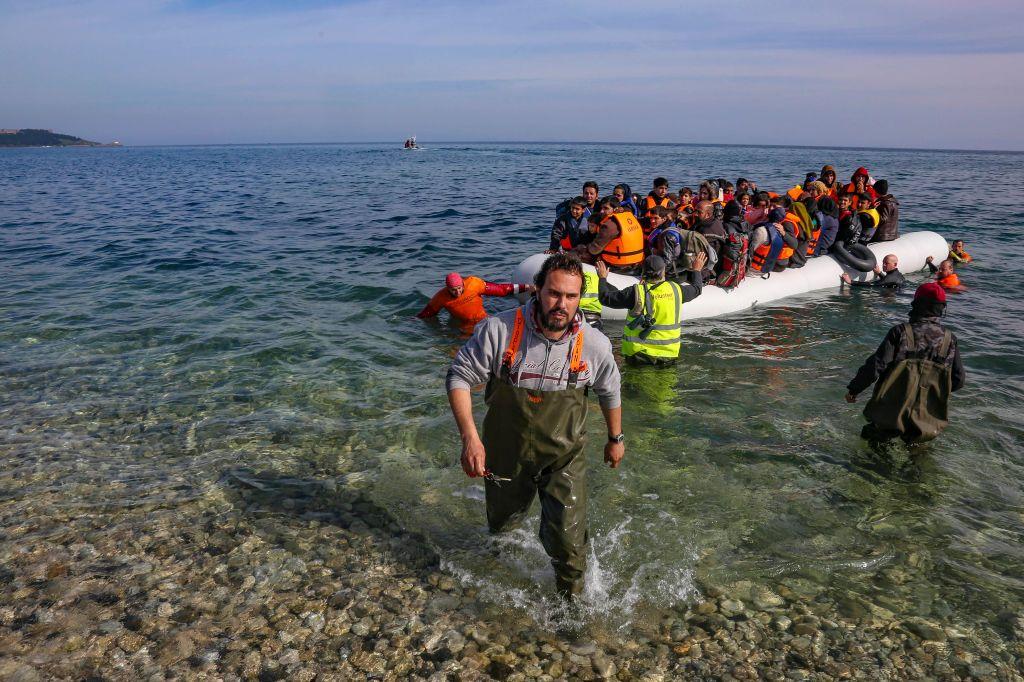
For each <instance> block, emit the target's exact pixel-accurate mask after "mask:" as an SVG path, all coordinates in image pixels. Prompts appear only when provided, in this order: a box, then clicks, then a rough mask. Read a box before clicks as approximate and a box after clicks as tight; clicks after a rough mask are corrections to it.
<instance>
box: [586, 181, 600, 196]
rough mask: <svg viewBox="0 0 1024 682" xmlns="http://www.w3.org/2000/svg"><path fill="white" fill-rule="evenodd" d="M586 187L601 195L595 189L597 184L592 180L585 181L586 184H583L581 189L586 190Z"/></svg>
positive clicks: (598, 190)
mask: <svg viewBox="0 0 1024 682" xmlns="http://www.w3.org/2000/svg"><path fill="white" fill-rule="evenodd" d="M588 187H593V188H594V191H595V192H597V193H598V194H600V193H601V190H600V189H598V187H597V183H596V182H594V181H593V180H587V181H586V182H584V183H583V189H586V188H588Z"/></svg>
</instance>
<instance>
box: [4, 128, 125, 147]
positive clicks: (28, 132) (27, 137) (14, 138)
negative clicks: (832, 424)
mask: <svg viewBox="0 0 1024 682" xmlns="http://www.w3.org/2000/svg"><path fill="white" fill-rule="evenodd" d="M119 146H120V143H119V142H113V143H111V144H109V145H108V144H101V143H99V142H90V141H89V140H83V139H82V138H80V137H75V136H74V135H64V134H63V133H55V132H53V131H52V130H40V129H38V128H22V129H21V130H11V129H0V147H119Z"/></svg>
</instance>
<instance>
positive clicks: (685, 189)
mask: <svg viewBox="0 0 1024 682" xmlns="http://www.w3.org/2000/svg"><path fill="white" fill-rule="evenodd" d="M683 194H689V195H690V196H691V197H692V196H693V190H692V189H690V188H689V187H682V188H680V190H679V196H683Z"/></svg>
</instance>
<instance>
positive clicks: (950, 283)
mask: <svg viewBox="0 0 1024 682" xmlns="http://www.w3.org/2000/svg"><path fill="white" fill-rule="evenodd" d="M924 264H925V265H926V266H927V267H928V269H929V270H930V271H931V273H932V274H933V275H935V281H936V282H938V283H939V285H940V286H942V288H943V289H959V288H960V287H961V286H962V285H961V284H960V278H959V277H957V275H956V271H955V270H953V261H952V260H950V259H949V258H947V259H946V260H944V261H942V262H941V263H939V267H935V259H934V258H933V257H932V256H928V258H927V259H925V262H924Z"/></svg>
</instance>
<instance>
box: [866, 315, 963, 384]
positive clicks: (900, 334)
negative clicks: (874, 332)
mask: <svg viewBox="0 0 1024 682" xmlns="http://www.w3.org/2000/svg"><path fill="white" fill-rule="evenodd" d="M910 326H911V328H912V329H913V330H914V341H915V342H916V346H915V347H914V348H913V349H911V348H909V347H908V344H907V335H906V334H905V333H904V331H903V325H902V324H898V325H896V326H895V327H893V328H892V329H890V330H889V333H888V334H886V335H885V339H884V340H883V341H882V345H880V346H879V347H878V350H876V351H875V352H874V354H873V355H871V357H869V358H868V359H867V360H865V361H864V364H863V365H862V366H861V368H860V369H859V370H857V376H855V377H854V378H853V381H851V382H850V383H849V385H848V386H847V387H846V390H847V391H849V392H850V393H852V394H853V395H857V394H859V393H861V392H863V391H864V390H865V389H867V388H868V387H869V386H871V384H873V383H875V380H876V379H877V380H879V381H884V380H885V377H886V376H888V374H889V372H891V371H892V369H893V368H894V367H895V366H896V364H897V363H899V362H900V361H902V360H905V359H906V358H907V356H908V355H909V354H910V352H911V351H914V352H916V353H919V354H922V356H923V357H928V358H930V359H932V360H934V361H936V362H942V363H945V364H947V365H950V366H951V367H952V368H953V390H954V391H958V390H960V388H962V387H963V385H964V379H965V377H966V375H965V373H964V365H963V362H962V361H961V360H960V349H959V348H958V347H957V342H956V335H955V334H953V335H952V337H953V338H952V341H951V343H950V344H949V350H948V351H947V352H946V357H944V358H940V357H938V352H939V346H940V345H942V337H943V335H944V334H945V331H946V330H945V328H944V327H943V326H942V325H941V324H939V318H938V317H923V318H918V319H914V318H913V317H912V318H911V320H910Z"/></svg>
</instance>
